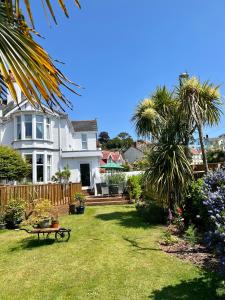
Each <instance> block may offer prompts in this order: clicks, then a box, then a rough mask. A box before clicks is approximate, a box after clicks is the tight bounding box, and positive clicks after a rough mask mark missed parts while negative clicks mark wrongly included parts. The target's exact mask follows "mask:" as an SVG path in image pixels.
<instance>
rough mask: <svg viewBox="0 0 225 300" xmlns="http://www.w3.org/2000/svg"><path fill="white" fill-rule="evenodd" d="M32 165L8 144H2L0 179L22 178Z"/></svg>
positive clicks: (0, 149)
mask: <svg viewBox="0 0 225 300" xmlns="http://www.w3.org/2000/svg"><path fill="white" fill-rule="evenodd" d="M30 168H31V166H30V165H29V164H28V163H27V162H26V161H25V160H24V159H23V158H22V156H21V154H20V153H19V152H18V151H16V150H14V149H12V148H10V147H7V146H0V180H19V181H20V180H22V179H23V178H25V177H26V176H27V175H28V174H29V172H30Z"/></svg>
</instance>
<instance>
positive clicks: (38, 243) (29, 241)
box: [10, 237, 55, 252]
mask: <svg viewBox="0 0 225 300" xmlns="http://www.w3.org/2000/svg"><path fill="white" fill-rule="evenodd" d="M54 243H55V240H54V239H50V238H49V239H40V240H38V239H35V238H32V237H28V238H25V239H22V240H21V241H19V242H18V244H17V245H16V246H15V247H12V248H11V249H10V251H12V252H14V251H18V250H23V249H27V250H32V249H33V248H39V247H42V246H48V245H52V244H54Z"/></svg>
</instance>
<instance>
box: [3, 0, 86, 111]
mask: <svg viewBox="0 0 225 300" xmlns="http://www.w3.org/2000/svg"><path fill="white" fill-rule="evenodd" d="M21 2H24V3H21ZM41 2H42V3H43V4H44V5H45V6H46V8H47V9H48V11H49V12H50V14H51V16H52V18H53V20H54V22H55V23H57V22H56V17H55V15H54V10H53V8H52V6H51V2H50V1H49V0H45V1H43V0H42V1H39V3H40V4H41ZM58 2H59V4H60V6H61V8H62V10H63V12H64V13H65V15H66V16H67V17H68V11H67V9H66V6H65V3H64V1H61V0H60V1H58ZM75 3H76V4H77V6H78V7H79V8H80V4H79V1H78V0H75ZM24 9H26V10H27V13H28V15H29V19H30V23H31V25H32V27H31V28H30V27H29V26H28V25H27V23H26V19H25V17H24V15H23V12H24ZM33 34H36V35H37V33H36V32H35V30H34V20H33V17H32V9H31V6H30V1H29V0H24V1H19V0H1V1H0V96H3V95H6V88H8V90H9V91H10V93H11V94H12V97H13V98H14V100H15V101H16V102H17V95H16V91H15V87H14V85H13V81H14V80H15V81H16V82H17V83H18V85H19V87H20V89H21V91H22V92H23V94H24V95H25V96H26V97H27V99H28V100H29V102H30V103H31V104H32V105H35V104H39V105H40V106H41V107H42V102H41V100H40V99H41V98H42V99H43V100H44V101H45V104H47V105H48V106H49V107H50V108H51V109H52V108H53V107H55V106H58V107H60V108H62V109H63V107H62V104H65V105H67V106H71V103H70V101H69V100H67V99H66V98H65V96H64V95H63V92H62V90H61V86H63V87H66V88H68V89H69V90H71V91H73V92H74V93H76V94H77V92H76V91H75V90H73V89H72V88H71V86H70V84H73V83H72V82H71V81H70V80H68V79H67V78H66V77H65V76H64V75H63V74H62V73H61V72H60V70H59V69H58V67H56V66H55V64H54V62H53V60H52V59H51V57H50V56H49V55H48V53H47V52H46V51H45V50H44V49H43V48H42V47H41V46H40V45H39V44H38V43H36V42H35V41H34V39H33V37H32V35H33ZM74 85H75V86H76V87H78V86H77V85H76V84H74Z"/></svg>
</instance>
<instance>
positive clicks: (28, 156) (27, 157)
mask: <svg viewBox="0 0 225 300" xmlns="http://www.w3.org/2000/svg"><path fill="white" fill-rule="evenodd" d="M24 157H25V160H26V161H27V162H28V163H29V164H30V172H29V174H28V175H27V176H26V181H28V182H32V180H33V172H32V163H33V156H32V154H26V155H25V156H24Z"/></svg>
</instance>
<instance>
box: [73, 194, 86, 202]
mask: <svg viewBox="0 0 225 300" xmlns="http://www.w3.org/2000/svg"><path fill="white" fill-rule="evenodd" d="M74 201H75V202H76V201H79V202H80V205H84V203H85V195H84V194H82V193H75V194H74Z"/></svg>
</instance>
